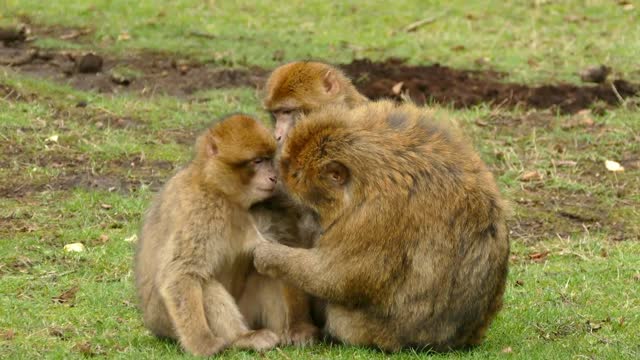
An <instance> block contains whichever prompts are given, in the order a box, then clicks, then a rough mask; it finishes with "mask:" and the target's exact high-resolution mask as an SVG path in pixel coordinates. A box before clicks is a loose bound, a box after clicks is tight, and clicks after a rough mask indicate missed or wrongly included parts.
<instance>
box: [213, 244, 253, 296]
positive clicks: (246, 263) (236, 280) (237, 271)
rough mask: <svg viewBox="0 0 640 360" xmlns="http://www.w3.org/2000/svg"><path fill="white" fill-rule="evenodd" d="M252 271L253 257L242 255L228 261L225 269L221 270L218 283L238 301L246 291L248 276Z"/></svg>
mask: <svg viewBox="0 0 640 360" xmlns="http://www.w3.org/2000/svg"><path fill="white" fill-rule="evenodd" d="M252 269H253V262H252V259H251V257H250V256H248V255H246V254H240V255H238V256H236V257H235V258H233V259H229V260H228V261H227V263H226V264H225V266H224V268H223V269H221V270H222V271H221V272H220V274H219V276H218V281H220V283H221V284H222V285H223V286H224V287H225V289H227V291H228V292H229V293H230V294H231V295H232V296H233V297H234V298H236V299H237V298H238V297H239V296H240V295H241V294H242V292H243V291H244V286H245V282H246V279H247V276H248V275H249V272H250V271H251V270H252Z"/></svg>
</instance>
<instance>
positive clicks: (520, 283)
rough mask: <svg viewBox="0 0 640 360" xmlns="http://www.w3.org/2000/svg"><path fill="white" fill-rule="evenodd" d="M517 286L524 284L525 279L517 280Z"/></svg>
mask: <svg viewBox="0 0 640 360" xmlns="http://www.w3.org/2000/svg"><path fill="white" fill-rule="evenodd" d="M516 286H524V280H520V279H518V280H516Z"/></svg>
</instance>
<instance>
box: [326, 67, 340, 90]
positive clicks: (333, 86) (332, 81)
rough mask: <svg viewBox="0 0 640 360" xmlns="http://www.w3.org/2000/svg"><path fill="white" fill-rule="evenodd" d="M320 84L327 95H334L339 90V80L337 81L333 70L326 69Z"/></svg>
mask: <svg viewBox="0 0 640 360" xmlns="http://www.w3.org/2000/svg"><path fill="white" fill-rule="evenodd" d="M322 85H323V86H324V91H326V92H327V94H329V95H335V94H337V93H338V92H340V82H338V78H337V77H336V73H335V72H334V71H333V70H327V73H326V74H325V75H324V79H322Z"/></svg>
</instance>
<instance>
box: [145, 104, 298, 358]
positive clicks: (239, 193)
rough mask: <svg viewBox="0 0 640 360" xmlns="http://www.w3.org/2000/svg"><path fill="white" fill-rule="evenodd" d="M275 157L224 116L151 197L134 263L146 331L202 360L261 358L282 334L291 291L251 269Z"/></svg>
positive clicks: (247, 126) (246, 126)
mask: <svg viewBox="0 0 640 360" xmlns="http://www.w3.org/2000/svg"><path fill="white" fill-rule="evenodd" d="M275 150H276V142H275V139H274V138H273V136H272V135H271V133H270V132H269V130H268V129H266V128H265V127H263V126H262V125H260V124H259V123H258V122H257V121H255V120H253V119H252V118H250V117H247V116H244V115H234V116H231V117H229V118H227V119H225V120H223V121H222V122H219V123H218V124H216V125H214V126H213V127H212V128H210V129H208V130H207V131H205V132H204V134H202V135H201V136H200V137H199V139H198V142H197V144H196V155H195V157H194V159H193V160H192V162H191V163H190V164H189V165H187V166H186V167H185V168H184V169H182V170H180V171H179V172H178V173H177V174H176V175H175V176H174V177H172V178H171V179H170V180H169V181H168V182H167V184H166V185H165V186H164V188H163V190H162V191H161V192H160V193H159V194H158V195H157V196H156V198H155V200H154V201H153V204H152V205H151V208H150V209H149V211H148V212H147V214H146V216H145V219H144V224H143V226H142V229H141V233H140V236H139V242H138V247H137V250H136V258H135V275H136V287H137V290H138V295H139V298H140V307H141V309H142V312H143V316H144V323H145V325H146V326H147V327H148V328H149V329H150V330H151V331H152V332H153V333H154V334H155V335H156V336H159V337H168V338H172V339H176V340H179V342H180V344H181V345H182V346H183V348H184V349H185V350H187V351H188V352H190V353H192V354H195V355H204V356H207V355H211V354H215V353H218V352H220V351H222V350H224V349H225V348H226V347H228V346H233V347H238V348H247V349H253V350H257V351H261V350H265V349H268V348H271V347H274V346H276V345H277V344H278V342H279V340H280V339H279V337H280V336H279V335H278V334H281V335H287V334H288V333H289V330H290V329H289V326H290V325H291V322H290V321H289V318H290V314H289V312H288V311H289V309H288V308H287V306H288V304H287V302H286V301H285V299H284V297H285V294H286V293H287V292H288V288H287V287H285V286H284V285H283V284H282V282H280V281H278V280H274V279H269V278H267V277H265V276H263V275H260V274H258V273H256V272H255V269H253V266H252V251H253V248H254V247H255V244H256V243H258V242H260V241H266V240H265V239H264V238H262V236H261V234H260V233H259V232H258V230H257V228H256V225H255V223H254V220H253V217H252V216H251V214H250V211H249V208H250V206H252V205H253V204H255V203H256V202H258V201H262V200H264V199H265V198H267V197H268V196H270V195H272V192H273V190H274V189H275V179H276V172H275V169H274V166H273V164H272V159H273V156H274V153H275ZM251 329H260V330H251ZM301 342H302V341H301Z"/></svg>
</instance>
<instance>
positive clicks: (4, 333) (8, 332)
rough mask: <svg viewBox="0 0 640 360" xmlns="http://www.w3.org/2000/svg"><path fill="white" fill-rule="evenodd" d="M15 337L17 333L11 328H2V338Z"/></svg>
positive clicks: (0, 336)
mask: <svg viewBox="0 0 640 360" xmlns="http://www.w3.org/2000/svg"><path fill="white" fill-rule="evenodd" d="M14 337H16V333H15V332H14V331H13V330H11V329H7V330H0V339H3V340H12V339H13V338H14Z"/></svg>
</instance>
